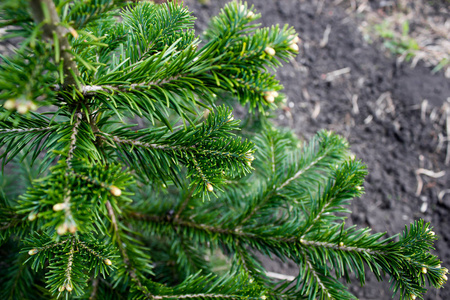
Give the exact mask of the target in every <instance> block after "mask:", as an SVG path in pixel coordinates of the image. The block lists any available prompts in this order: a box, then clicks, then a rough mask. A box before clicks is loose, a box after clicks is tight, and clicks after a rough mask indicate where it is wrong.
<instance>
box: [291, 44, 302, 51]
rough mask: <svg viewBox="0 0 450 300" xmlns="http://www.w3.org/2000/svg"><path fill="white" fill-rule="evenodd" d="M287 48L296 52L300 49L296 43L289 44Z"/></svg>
mask: <svg viewBox="0 0 450 300" xmlns="http://www.w3.org/2000/svg"><path fill="white" fill-rule="evenodd" d="M289 49H291V50H294V51H295V52H298V50H300V48H299V47H298V45H297V44H290V45H289Z"/></svg>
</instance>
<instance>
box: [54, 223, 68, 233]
mask: <svg viewBox="0 0 450 300" xmlns="http://www.w3.org/2000/svg"><path fill="white" fill-rule="evenodd" d="M56 232H57V233H58V234H59V235H63V234H66V232H67V224H66V223H63V224H61V225H59V226H58V228H57V229H56Z"/></svg>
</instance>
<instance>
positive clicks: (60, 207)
mask: <svg viewBox="0 0 450 300" xmlns="http://www.w3.org/2000/svg"><path fill="white" fill-rule="evenodd" d="M65 208H66V204H65V203H57V204H55V205H53V210H54V211H61V210H63V209H65Z"/></svg>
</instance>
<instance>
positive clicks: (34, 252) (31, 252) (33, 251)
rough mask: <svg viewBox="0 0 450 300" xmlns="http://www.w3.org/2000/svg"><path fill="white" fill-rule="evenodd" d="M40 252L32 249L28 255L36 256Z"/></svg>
mask: <svg viewBox="0 0 450 300" xmlns="http://www.w3.org/2000/svg"><path fill="white" fill-rule="evenodd" d="M38 252H39V250H38V249H31V250H30V251H28V255H35V254H36V253H38Z"/></svg>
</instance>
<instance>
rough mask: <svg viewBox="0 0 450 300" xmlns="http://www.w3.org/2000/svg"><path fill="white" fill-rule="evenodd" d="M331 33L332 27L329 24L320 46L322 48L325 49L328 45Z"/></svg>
mask: <svg viewBox="0 0 450 300" xmlns="http://www.w3.org/2000/svg"><path fill="white" fill-rule="evenodd" d="M330 33H331V26H330V24H328V25H327V27H326V28H325V31H324V32H323V37H322V40H321V41H320V44H319V46H320V48H323V47H325V46H326V45H327V44H328V38H329V37H330Z"/></svg>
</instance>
